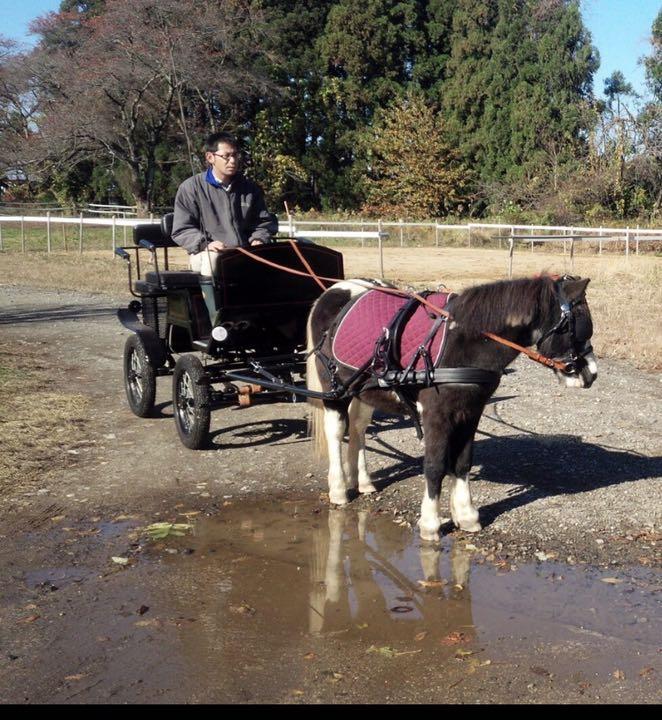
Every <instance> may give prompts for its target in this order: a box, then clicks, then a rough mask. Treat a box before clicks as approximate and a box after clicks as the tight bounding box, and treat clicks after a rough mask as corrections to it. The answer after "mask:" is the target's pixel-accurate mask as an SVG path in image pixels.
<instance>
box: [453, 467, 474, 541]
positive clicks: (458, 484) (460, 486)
mask: <svg viewBox="0 0 662 720" xmlns="http://www.w3.org/2000/svg"><path fill="white" fill-rule="evenodd" d="M450 479H451V517H452V518H453V522H454V523H455V525H457V527H459V528H460V530H465V531H466V532H478V531H479V530H480V529H481V527H480V523H479V522H478V510H476V508H475V507H474V506H473V504H472V503H471V491H470V490H469V476H468V475H467V477H466V478H459V477H453V476H452V475H451V476H450Z"/></svg>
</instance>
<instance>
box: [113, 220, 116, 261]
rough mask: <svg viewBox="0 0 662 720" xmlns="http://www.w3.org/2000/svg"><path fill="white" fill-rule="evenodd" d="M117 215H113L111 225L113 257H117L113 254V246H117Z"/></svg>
mask: <svg viewBox="0 0 662 720" xmlns="http://www.w3.org/2000/svg"><path fill="white" fill-rule="evenodd" d="M116 220H117V216H116V215H113V226H112V238H113V258H115V257H117V256H116V255H115V248H116V247H117V225H116Z"/></svg>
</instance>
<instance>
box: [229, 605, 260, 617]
mask: <svg viewBox="0 0 662 720" xmlns="http://www.w3.org/2000/svg"><path fill="white" fill-rule="evenodd" d="M230 612H231V613H234V614H235V615H255V608H252V607H251V606H250V605H247V604H246V603H242V604H241V605H230Z"/></svg>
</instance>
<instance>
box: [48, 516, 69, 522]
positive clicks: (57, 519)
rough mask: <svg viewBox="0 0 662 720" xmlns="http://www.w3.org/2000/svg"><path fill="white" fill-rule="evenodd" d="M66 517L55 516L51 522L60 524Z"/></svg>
mask: <svg viewBox="0 0 662 720" xmlns="http://www.w3.org/2000/svg"><path fill="white" fill-rule="evenodd" d="M65 517H66V515H55V517H52V518H51V522H60V520H64V518H65Z"/></svg>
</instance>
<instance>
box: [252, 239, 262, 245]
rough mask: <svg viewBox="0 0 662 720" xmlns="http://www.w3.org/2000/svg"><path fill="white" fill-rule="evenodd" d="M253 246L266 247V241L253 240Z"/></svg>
mask: <svg viewBox="0 0 662 720" xmlns="http://www.w3.org/2000/svg"><path fill="white" fill-rule="evenodd" d="M250 243H251V245H264V240H251V241H250Z"/></svg>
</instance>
